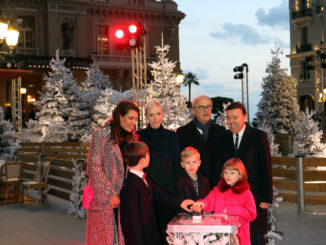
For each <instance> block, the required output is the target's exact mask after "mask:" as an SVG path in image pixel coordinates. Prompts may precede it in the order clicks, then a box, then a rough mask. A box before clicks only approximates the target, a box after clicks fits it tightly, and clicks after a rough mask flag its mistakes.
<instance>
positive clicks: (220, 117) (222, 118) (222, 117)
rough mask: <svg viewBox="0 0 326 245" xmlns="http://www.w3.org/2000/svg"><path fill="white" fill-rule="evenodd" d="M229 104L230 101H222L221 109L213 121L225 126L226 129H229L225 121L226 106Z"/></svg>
mask: <svg viewBox="0 0 326 245" xmlns="http://www.w3.org/2000/svg"><path fill="white" fill-rule="evenodd" d="M229 104H231V102H229V103H227V104H225V103H223V111H222V112H219V115H218V117H217V118H216V120H215V122H216V123H217V124H219V125H221V126H223V127H224V128H226V129H227V130H228V129H229V127H228V124H227V121H226V107H227V106H228V105H229Z"/></svg>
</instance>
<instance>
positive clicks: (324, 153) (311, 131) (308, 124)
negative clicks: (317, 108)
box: [293, 108, 326, 157]
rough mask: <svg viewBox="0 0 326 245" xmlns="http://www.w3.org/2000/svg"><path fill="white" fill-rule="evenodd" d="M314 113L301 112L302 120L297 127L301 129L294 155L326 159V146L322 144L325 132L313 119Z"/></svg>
mask: <svg viewBox="0 0 326 245" xmlns="http://www.w3.org/2000/svg"><path fill="white" fill-rule="evenodd" d="M314 114H315V113H314V112H313V111H311V112H309V109H308V108H307V109H306V111H305V112H301V120H298V121H297V123H296V126H297V127H298V128H300V130H299V131H298V132H297V134H296V135H295V137H294V144H293V155H294V156H305V157H326V144H323V143H321V142H320V140H321V138H322V135H323V132H322V130H319V123H318V122H316V121H315V120H314V119H313V116H314Z"/></svg>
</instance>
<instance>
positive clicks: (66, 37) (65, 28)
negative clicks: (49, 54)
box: [61, 19, 75, 50]
mask: <svg viewBox="0 0 326 245" xmlns="http://www.w3.org/2000/svg"><path fill="white" fill-rule="evenodd" d="M74 30H75V25H74V24H73V23H72V21H71V20H70V19H66V20H65V22H63V23H62V24H61V32H62V37H63V45H62V49H63V50H70V49H72V47H71V42H72V38H73V34H74Z"/></svg>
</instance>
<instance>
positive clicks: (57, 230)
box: [0, 195, 86, 245]
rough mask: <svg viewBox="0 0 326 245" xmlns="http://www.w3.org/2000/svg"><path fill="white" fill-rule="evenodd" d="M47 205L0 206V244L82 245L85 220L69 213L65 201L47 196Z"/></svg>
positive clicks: (84, 236) (84, 238) (83, 242)
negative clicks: (48, 199)
mask: <svg viewBox="0 0 326 245" xmlns="http://www.w3.org/2000/svg"><path fill="white" fill-rule="evenodd" d="M49 198H50V207H47V206H44V207H31V208H27V207H26V206H24V207H22V206H21V205H20V204H9V205H0V245H23V244H24V245H82V244H85V241H86V235H85V234H86V219H77V218H75V217H74V216H73V215H71V214H68V213H67V212H66V211H65V208H66V207H67V205H68V202H67V201H65V200H62V199H59V198H56V197H54V196H51V195H50V196H49Z"/></svg>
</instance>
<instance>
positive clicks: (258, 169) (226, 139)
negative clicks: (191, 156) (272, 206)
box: [215, 125, 273, 233]
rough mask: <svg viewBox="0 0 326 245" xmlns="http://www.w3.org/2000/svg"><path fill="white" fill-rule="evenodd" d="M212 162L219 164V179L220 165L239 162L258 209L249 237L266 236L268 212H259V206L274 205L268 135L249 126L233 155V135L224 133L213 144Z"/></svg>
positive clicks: (229, 132)
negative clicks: (251, 235) (213, 158)
mask: <svg viewBox="0 0 326 245" xmlns="http://www.w3.org/2000/svg"><path fill="white" fill-rule="evenodd" d="M215 148H216V154H215V161H216V162H218V163H219V171H218V174H219V176H220V175H221V170H222V166H223V164H224V163H225V162H226V161H227V160H229V159H230V158H235V157H238V158H240V159H241V160H242V161H243V163H244V165H245V167H246V169H247V171H248V182H249V183H250V187H251V188H250V190H251V191H252V193H253V196H254V198H255V202H256V206H257V218H256V219H255V220H254V221H253V222H251V233H266V232H267V230H268V219H267V210H266V209H261V208H260V207H259V203H261V202H266V203H272V202H273V181H272V164H271V154H270V148H269V143H268V139H267V135H266V133H265V132H264V131H261V130H259V129H256V128H252V127H250V126H248V125H247V126H246V129H245V131H244V133H243V136H242V139H241V142H240V145H239V149H238V151H237V152H235V149H234V142H233V134H232V132H231V131H229V130H228V131H225V132H224V133H223V134H222V135H221V137H220V138H219V139H218V141H217V144H216V147H215Z"/></svg>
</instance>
